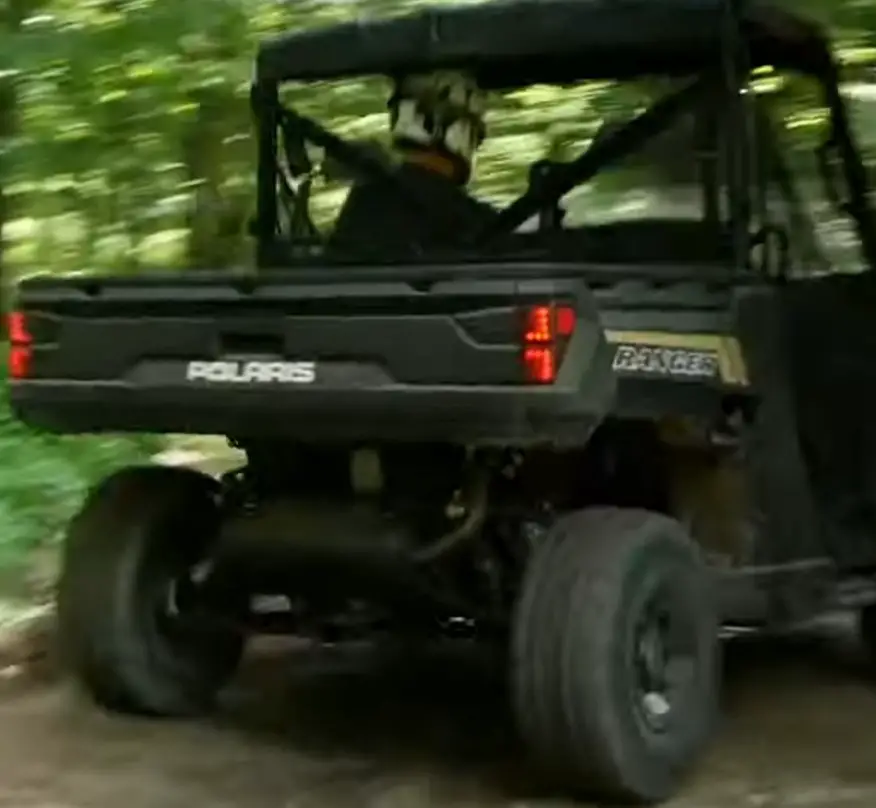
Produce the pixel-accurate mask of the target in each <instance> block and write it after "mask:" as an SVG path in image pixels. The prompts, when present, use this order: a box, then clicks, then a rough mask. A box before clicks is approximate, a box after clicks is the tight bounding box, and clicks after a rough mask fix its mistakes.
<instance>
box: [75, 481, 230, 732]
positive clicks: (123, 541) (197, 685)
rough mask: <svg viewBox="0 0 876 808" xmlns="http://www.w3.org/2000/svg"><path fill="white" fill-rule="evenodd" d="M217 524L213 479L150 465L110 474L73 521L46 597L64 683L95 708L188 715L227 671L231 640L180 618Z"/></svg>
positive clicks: (217, 629)
mask: <svg viewBox="0 0 876 808" xmlns="http://www.w3.org/2000/svg"><path fill="white" fill-rule="evenodd" d="M219 518H220V507H219V486H218V484H217V483H216V481H215V480H213V479H212V478H210V477H208V476H206V475H204V474H201V473H199V472H195V471H191V470H188V469H180V468H165V467H158V466H156V467H142V468H131V469H125V470H123V471H121V472H118V473H116V474H114V475H112V476H111V477H109V478H108V479H107V480H105V481H104V482H103V483H102V484H100V485H99V486H97V487H96V488H95V489H94V490H93V491H92V493H91V494H90V496H89V497H88V499H87V501H86V503H85V505H84V507H83V509H82V510H81V511H80V513H79V514H78V515H77V516H76V517H75V518H74V520H73V522H72V523H71V526H70V529H69V532H68V535H67V541H66V545H65V551H64V565H63V570H62V575H61V582H60V588H59V593H58V620H59V624H60V638H61V642H62V648H63V652H64V654H65V657H66V659H67V661H68V662H69V664H70V665H71V667H72V669H73V672H74V673H75V675H76V676H77V677H78V678H79V679H80V680H81V682H82V683H83V684H84V686H85V688H86V690H87V691H88V692H89V693H90V694H91V695H92V696H93V698H94V699H95V700H96V701H97V702H99V703H100V704H102V705H103V706H105V707H107V708H110V709H113V710H118V711H123V712H133V713H142V714H150V715H163V716H182V715H191V714H195V713H199V712H202V711H204V710H206V709H207V708H208V707H209V706H210V705H211V702H212V700H213V698H214V696H215V694H216V693H217V691H218V690H219V688H220V687H221V686H222V685H223V684H224V683H225V681H226V680H227V679H228V678H229V677H230V675H231V674H232V673H233V672H234V670H235V668H236V666H237V664H238V662H239V660H240V655H241V651H242V647H243V637H242V635H241V634H239V633H238V632H237V631H235V630H233V629H232V628H230V627H228V626H227V625H223V624H220V623H219V622H218V621H215V622H212V621H211V622H208V621H205V620H203V619H200V620H198V619H193V618H192V615H191V614H190V613H189V612H190V610H191V609H192V608H193V604H194V602H195V601H196V600H197V598H198V584H197V581H196V577H197V576H196V574H195V573H196V570H197V567H198V565H199V564H200V563H201V562H203V561H204V560H205V558H206V555H207V553H208V552H209V549H210V545H211V542H212V540H213V538H214V536H215V535H216V532H217V530H218V527H219Z"/></svg>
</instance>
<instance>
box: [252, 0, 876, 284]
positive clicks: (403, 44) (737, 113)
mask: <svg viewBox="0 0 876 808" xmlns="http://www.w3.org/2000/svg"><path fill="white" fill-rule="evenodd" d="M536 15H537V16H536ZM573 22H574V23H575V26H574V27H570V26H571V25H572V23H573ZM646 24H647V25H646ZM570 31H576V32H580V31H583V32H585V33H584V34H579V33H575V34H574V35H573V34H571V33H570ZM631 31H633V32H635V34H634V35H631V34H630V32H631ZM533 32H535V33H533ZM655 32H656V33H655ZM497 39H498V42H497ZM588 44H590V45H591V46H592V47H591V49H590V50H587V46H588ZM619 51H620V52H621V57H622V56H623V53H626V54H627V57H628V59H629V60H631V62H632V64H631V63H630V62H629V61H626V62H625V61H623V58H620V59H619V58H618V52H619ZM582 52H583V53H588V54H589V57H588V58H586V59H584V58H582V57H581V55H580V54H581V53H582ZM600 53H603V54H605V55H606V57H605V58H604V59H602V60H600V59H599V58H598V57H599V54H600ZM608 54H613V57H612V58H611V59H609V58H608ZM454 65H465V66H466V68H467V69H471V70H473V71H474V72H476V73H477V74H478V76H479V78H480V81H481V82H482V84H483V85H484V86H485V87H487V88H490V87H493V88H496V89H501V88H510V87H514V86H521V85H525V84H530V83H541V82H544V81H554V82H564V83H565V82H573V81H580V80H586V79H588V78H599V77H608V78H617V79H635V78H638V77H645V76H659V77H673V78H676V79H683V80H684V83H683V84H682V86H681V87H680V88H679V89H676V90H674V91H672V92H669V93H667V94H665V95H664V96H663V97H662V98H659V99H658V100H657V101H656V102H654V103H653V104H652V105H651V106H650V107H649V108H647V109H645V110H644V111H643V112H641V113H640V114H638V115H636V116H635V117H633V118H631V119H630V120H628V121H626V122H624V123H623V124H622V125H620V126H617V127H615V128H613V130H612V131H610V132H608V133H606V134H605V135H604V136H601V137H598V138H596V139H595V140H594V141H593V142H592V143H591V145H590V146H589V147H588V148H587V149H586V150H585V151H584V152H583V153H582V154H580V155H579V156H578V157H576V158H574V159H572V160H570V161H568V162H553V163H548V162H545V161H541V162H540V163H539V165H538V166H537V168H538V170H537V171H533V172H532V174H531V181H530V184H529V187H528V188H527V189H526V191H525V192H524V193H523V194H522V195H521V196H520V197H519V198H518V199H516V200H515V201H514V202H512V203H511V204H510V205H508V206H507V207H506V208H504V209H503V210H502V211H501V212H500V213H499V215H498V217H497V219H496V220H495V222H494V223H492V224H491V225H490V226H489V228H487V229H485V230H483V231H482V232H480V233H478V234H477V235H476V236H475V237H474V238H473V239H472V240H471V241H470V243H468V244H467V245H466V249H465V250H464V255H462V256H460V255H458V253H457V255H456V256H455V257H456V258H462V259H463V260H466V261H477V260H479V259H480V258H483V257H484V256H486V255H495V253H494V252H492V250H493V248H494V246H495V245H496V244H498V243H501V242H502V239H503V238H504V237H507V236H509V235H510V234H512V233H514V231H515V230H517V229H518V228H519V226H520V225H522V224H523V223H524V222H526V221H528V220H530V219H532V218H533V217H535V218H537V219H538V221H539V222H540V223H541V229H542V230H544V229H550V224H549V223H551V222H553V223H554V224H555V222H556V217H555V216H553V215H552V212H553V211H556V209H557V207H558V205H559V201H560V199H561V198H562V197H563V196H564V195H565V194H567V193H568V192H569V191H571V190H573V189H574V188H575V187H577V186H579V185H581V184H583V183H586V182H588V181H589V180H590V179H592V178H593V177H594V176H595V175H596V174H597V173H598V172H600V171H602V170H603V169H605V168H606V167H609V166H612V165H613V164H616V163H618V162H619V161H621V160H623V159H625V158H626V157H628V156H630V155H631V154H633V153H635V152H636V151H637V150H639V149H641V148H642V147H643V145H644V144H645V143H646V142H647V141H649V140H650V139H651V138H653V137H655V136H656V135H658V134H659V133H661V132H662V131H664V130H666V129H667V128H668V127H670V126H671V125H672V124H673V123H674V122H675V121H676V120H677V119H678V118H679V117H680V116H682V115H684V114H688V113H694V114H695V116H696V118H697V119H698V121H699V125H700V128H701V129H702V131H704V132H707V133H711V136H712V137H713V138H714V141H713V143H714V145H715V147H716V149H717V152H718V154H719V155H720V159H719V160H718V161H716V162H715V163H714V164H713V165H712V167H711V170H709V171H707V172H706V174H705V175H704V176H703V177H702V192H703V201H704V205H703V211H704V217H703V222H702V225H703V227H704V228H707V229H708V232H710V233H711V234H712V235H713V236H714V237H715V238H717V239H719V240H722V241H723V242H725V243H727V244H728V245H729V251H728V255H727V258H728V260H729V262H730V263H731V264H732V266H733V267H734V268H735V269H737V270H740V269H745V268H750V267H751V254H752V246H754V245H757V244H761V245H762V246H763V247H765V248H766V247H772V248H773V249H769V250H768V249H765V250H764V253H766V254H770V255H772V256H773V257H772V258H770V259H767V260H766V263H767V264H770V266H771V269H772V271H773V272H781V271H782V269H783V259H782V256H783V255H787V249H786V247H787V244H785V245H784V248H783V241H784V242H787V240H788V237H787V234H784V235H783V234H782V233H781V232H778V231H777V229H776V228H774V227H772V226H770V224H769V216H768V215H767V214H766V212H765V211H764V210H763V209H762V206H760V205H759V193H758V191H757V188H758V185H759V183H762V182H763V180H764V178H765V177H766V176H767V175H769V176H771V177H772V178H773V179H775V180H777V181H778V185H779V187H781V188H782V189H783V192H784V193H786V194H790V195H791V197H790V198H789V204H790V205H791V206H792V207H793V206H794V205H795V204H796V201H795V200H794V199H793V185H792V183H791V181H790V178H789V176H788V172H787V170H786V168H785V167H784V166H783V164H782V156H781V150H780V149H777V148H776V147H775V145H774V144H771V142H770V137H769V127H768V126H767V125H766V122H765V119H764V116H763V115H762V114H761V112H759V111H758V108H757V106H758V105H757V104H756V103H752V100H751V99H750V98H749V94H748V92H747V88H748V84H749V80H750V77H751V74H752V71H753V70H754V69H755V68H757V67H761V66H765V65H774V66H776V67H779V68H786V69H789V70H791V71H795V72H799V73H804V74H807V75H809V76H811V77H813V78H814V79H816V80H817V81H818V83H819V85H820V87H821V88H822V93H823V101H824V105H825V107H826V108H827V109H828V111H829V115H830V136H829V138H828V139H827V140H826V141H825V143H824V144H823V146H822V148H821V150H820V154H821V156H822V163H823V167H824V168H825V171H826V170H827V167H828V166H830V167H832V168H837V167H838V169H839V173H840V181H841V185H842V186H843V192H842V194H840V193H839V192H837V194H836V195H837V196H842V198H838V199H837V200H836V203H837V204H838V205H840V206H841V208H842V210H843V211H844V212H845V213H847V214H848V215H849V216H850V217H852V219H853V220H854V222H855V225H856V228H857V231H858V236H859V238H860V242H861V246H862V251H863V253H864V258H865V260H866V262H867V264H868V265H870V266H873V265H876V238H874V231H873V228H872V227H871V222H872V214H871V211H870V207H869V202H868V198H867V191H868V181H867V176H866V171H865V168H864V165H863V161H862V159H861V156H860V154H859V151H858V148H857V145H856V143H855V141H854V138H853V135H852V132H851V129H850V124H849V120H848V115H847V112H846V109H845V105H844V101H843V99H842V96H841V94H840V87H839V69H838V66H837V64H836V62H835V61H834V59H833V58H832V56H831V52H830V48H829V45H828V42H827V40H826V39H825V37H824V36H823V34H822V33H821V31H820V30H819V29H818V28H817V27H815V26H814V25H813V24H811V23H809V22H808V21H805V20H803V19H802V18H800V17H797V16H793V15H790V14H787V13H785V12H782V11H781V10H779V9H778V8H776V7H774V6H768V5H763V4H758V3H754V2H747V1H746V0H630V2H628V3H627V2H625V3H623V4H616V3H612V2H609V0H593V1H592V2H588V3H581V2H578V1H577V0H555V2H553V3H551V4H548V5H545V4H544V3H541V2H537V1H536V0H504V1H503V0H493V2H486V3H481V4H479V5H476V6H471V5H469V6H460V7H452V6H451V7H446V6H445V7H441V8H434V9H427V10H425V11H420V12H418V13H416V14H411V15H407V16H404V17H399V18H396V19H391V20H378V21H374V22H357V23H354V24H345V25H339V26H330V27H327V28H323V29H319V30H317V31H306V32H302V33H298V34H292V35H289V36H286V37H282V38H279V39H277V40H272V41H269V42H267V43H265V44H264V45H263V46H262V48H261V49H260V51H259V54H258V57H257V68H256V79H255V81H254V83H253V87H252V96H251V97H252V106H253V110H254V113H255V117H256V128H257V133H258V154H259V156H258V174H257V210H256V217H255V220H254V222H253V233H254V235H255V238H256V256H257V266H258V267H260V268H272V267H283V266H295V265H297V264H301V263H302V262H304V263H307V264H310V265H312V263H313V261H314V258H315V257H317V256H319V260H320V261H332V260H351V259H352V260H354V261H355V257H352V256H346V257H339V256H337V255H335V256H330V255H328V254H327V253H326V252H325V251H324V250H323V245H322V243H321V239H320V236H319V233H318V231H317V229H316V228H315V227H314V225H313V223H312V221H311V219H310V217H309V213H308V201H309V194H310V186H311V180H312V177H313V172H314V165H313V162H312V160H311V157H310V152H309V150H308V148H307V147H308V145H310V146H314V147H317V148H319V149H321V150H323V152H324V154H325V155H327V156H329V157H330V158H331V159H332V160H334V161H335V162H337V163H339V164H341V165H343V166H345V167H346V168H347V170H348V171H349V172H350V173H352V174H354V175H358V176H365V177H368V178H370V179H371V180H372V181H376V182H380V183H383V184H385V185H386V187H387V191H388V192H389V193H394V194H398V195H401V196H402V197H403V198H405V201H406V203H407V204H409V205H410V206H411V208H412V209H419V210H422V212H423V215H424V220H425V221H428V222H429V223H430V225H431V226H433V227H436V228H439V229H440V228H441V227H442V226H443V225H444V223H443V222H442V219H441V211H440V210H435V209H434V206H433V205H431V204H430V203H429V201H428V200H422V199H420V198H419V196H418V193H417V190H416V189H415V188H411V187H409V186H407V185H406V184H405V181H404V180H403V178H402V177H400V176H399V174H398V172H394V171H392V170H391V168H390V167H389V166H388V165H387V164H386V163H385V162H384V161H382V160H380V159H379V158H377V157H376V156H375V155H374V154H373V153H372V152H371V151H369V150H368V149H366V148H363V147H361V146H359V145H357V144H355V143H351V142H347V141H345V140H343V139H342V138H340V137H338V136H337V135H335V134H334V133H332V132H331V131H329V130H328V129H326V128H325V127H323V126H322V125H321V124H319V123H318V122H316V121H314V120H312V119H311V118H308V117H306V116H304V115H301V114H300V113H298V112H297V111H295V110H293V109H289V108H287V107H284V106H283V105H282V104H281V102H280V96H279V88H280V85H281V84H282V83H284V82H287V81H295V80H305V81H316V80H321V79H330V78H336V77H339V76H349V77H353V76H356V75H362V74H368V73H378V74H383V75H387V76H392V75H397V74H399V73H402V72H405V71H407V70H425V69H437V68H441V67H448V66H454ZM537 65H538V69H536V66H537ZM632 65H635V69H633V66H632ZM716 98H717V99H720V101H721V103H719V104H714V100H715V99H716ZM707 101H711V102H712V103H710V104H707V103H706V102H707ZM716 110H718V111H716ZM707 137H708V135H707ZM832 160H834V161H835V162H834V163H832V162H831V161H832ZM832 187H833V188H834V189H836V183H835V182H834V183H832ZM281 201H283V202H284V204H285V206H286V207H287V209H288V211H289V221H288V223H287V227H286V232H285V233H281V232H280V205H281ZM774 237H775V238H774ZM415 253H416V250H413V251H412V254H411V255H406V256H405V258H406V260H411V259H412V258H416V255H415ZM434 257H435V256H434V254H432V255H430V256H428V258H430V259H431V258H434ZM526 257H528V258H529V257H532V256H531V254H528V255H527V256H526ZM554 257H556V255H555V256H554ZM580 258H581V256H580V253H578V260H580Z"/></svg>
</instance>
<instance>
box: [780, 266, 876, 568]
mask: <svg viewBox="0 0 876 808" xmlns="http://www.w3.org/2000/svg"><path fill="white" fill-rule="evenodd" d="M780 294H782V296H783V301H784V306H783V309H784V314H785V322H786V326H787V333H788V337H789V354H790V360H791V377H792V380H793V386H794V392H795V399H796V409H797V420H798V428H799V431H800V437H801V443H802V446H803V450H804V456H805V457H806V460H807V463H808V466H809V473H810V479H811V482H812V486H813V489H814V493H815V496H816V497H817V501H818V504H819V508H820V511H821V513H822V514H823V515H824V516H825V517H826V519H825V521H826V526H825V527H826V529H827V541H828V545H829V550H830V552H831V554H832V555H833V556H834V557H835V558H836V559H837V561H838V562H839V563H840V564H841V565H842V566H844V567H855V566H862V565H863V566H869V565H871V564H874V563H876V274H874V273H872V272H866V273H861V274H855V275H830V276H824V277H821V278H813V279H807V280H796V281H792V282H791V283H789V284H788V286H787V287H785V288H784V289H783V290H782V292H781V293H780Z"/></svg>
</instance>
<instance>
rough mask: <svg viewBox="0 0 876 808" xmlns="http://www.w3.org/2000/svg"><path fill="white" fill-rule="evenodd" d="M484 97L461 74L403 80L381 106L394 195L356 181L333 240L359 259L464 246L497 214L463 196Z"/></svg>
mask: <svg viewBox="0 0 876 808" xmlns="http://www.w3.org/2000/svg"><path fill="white" fill-rule="evenodd" d="M485 106H486V105H485V98H484V94H483V92H482V91H481V89H480V88H479V87H478V85H477V83H476V82H475V80H474V79H473V78H472V77H470V76H468V75H467V74H465V73H459V72H453V71H439V72H434V73H428V74H417V75H408V76H403V77H401V78H400V79H398V80H397V81H396V83H395V87H394V91H393V94H392V96H391V98H390V99H389V103H388V107H389V114H390V125H391V132H392V145H393V152H394V157H395V158H396V160H395V163H396V164H395V165H394V166H393V167H392V169H391V170H393V171H395V172H397V175H398V176H399V179H400V180H401V181H402V182H401V188H398V187H393V186H394V185H395V184H394V183H387V182H386V181H381V180H379V179H370V178H368V179H361V180H359V181H357V182H356V183H355V184H354V186H353V188H352V189H351V191H350V194H349V196H348V197H347V200H346V202H345V204H344V206H343V208H342V209H341V213H340V215H339V217H338V220H337V223H336V225H335V230H334V233H333V236H332V242H333V243H334V244H336V245H348V246H350V247H352V248H353V249H355V250H356V251H357V252H360V251H361V250H362V249H373V250H375V251H378V252H387V251H388V252H394V251H397V250H398V249H405V248H408V249H409V248H411V247H414V248H417V249H422V248H424V247H430V246H455V245H463V244H464V243H465V242H466V240H467V239H468V238H469V237H471V236H472V235H473V234H474V233H476V232H477V231H478V230H479V229H480V228H482V227H483V226H484V225H485V224H486V223H487V222H489V221H490V220H491V219H492V217H493V216H495V215H496V213H495V211H494V210H493V208H491V207H490V206H489V205H487V204H485V203H483V202H479V201H477V200H475V199H474V198H472V197H471V196H469V195H468V193H467V192H466V190H465V186H466V184H467V182H468V180H469V178H470V177H471V171H472V162H473V160H474V156H475V152H476V151H477V149H478V147H479V146H480V145H481V143H482V142H483V140H484V136H485V131H486V130H485V126H484V120H483V116H484V111H485Z"/></svg>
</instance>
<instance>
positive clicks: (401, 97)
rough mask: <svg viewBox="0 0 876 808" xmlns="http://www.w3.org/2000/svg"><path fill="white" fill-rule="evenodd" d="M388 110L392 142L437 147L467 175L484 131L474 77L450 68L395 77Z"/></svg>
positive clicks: (481, 104) (481, 103)
mask: <svg viewBox="0 0 876 808" xmlns="http://www.w3.org/2000/svg"><path fill="white" fill-rule="evenodd" d="M389 109H390V117H391V126H392V137H393V141H394V142H395V143H396V145H398V146H401V147H408V148H411V147H413V148H417V147H420V148H432V149H436V150H438V151H440V152H442V153H444V154H446V155H447V156H448V157H451V158H453V159H454V160H455V161H456V162H458V163H459V164H460V165H461V167H462V168H463V169H464V173H465V175H466V177H467V176H468V174H469V172H470V170H471V162H472V159H473V157H474V153H475V151H477V148H478V147H479V146H480V145H481V143H482V142H483V139H484V136H485V134H486V128H485V126H484V121H483V116H484V112H485V109H486V103H485V98H484V94H483V92H482V91H481V89H480V88H479V87H478V85H477V82H475V80H474V79H473V78H471V77H470V76H468V75H466V74H464V73H457V72H452V71H439V72H435V73H427V74H418V75H409V76H403V77H401V78H399V79H398V80H397V81H396V84H395V91H394V92H393V94H392V97H391V98H390V100H389Z"/></svg>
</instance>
